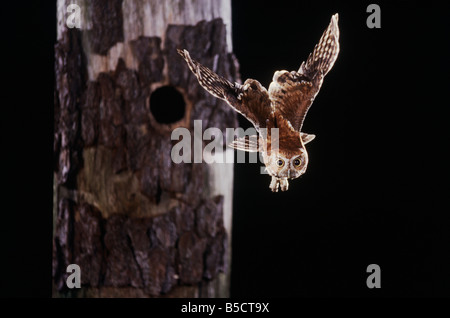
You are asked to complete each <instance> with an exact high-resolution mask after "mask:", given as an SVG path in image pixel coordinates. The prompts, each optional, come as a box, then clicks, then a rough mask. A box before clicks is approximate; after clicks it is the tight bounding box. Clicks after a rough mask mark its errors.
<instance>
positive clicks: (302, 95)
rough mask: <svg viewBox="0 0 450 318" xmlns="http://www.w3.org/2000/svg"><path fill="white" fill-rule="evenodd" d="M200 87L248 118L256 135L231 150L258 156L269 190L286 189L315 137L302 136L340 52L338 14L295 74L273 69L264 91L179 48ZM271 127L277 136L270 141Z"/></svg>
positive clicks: (303, 165)
mask: <svg viewBox="0 0 450 318" xmlns="http://www.w3.org/2000/svg"><path fill="white" fill-rule="evenodd" d="M178 53H179V54H180V55H181V56H182V57H183V58H184V60H185V61H186V63H187V65H188V66H189V68H190V70H191V71H192V72H193V73H194V74H195V76H196V77H197V79H198V82H199V83H200V85H201V86H202V87H203V88H204V89H206V90H207V91H208V92H209V93H210V94H212V95H213V96H215V97H217V98H220V99H223V100H224V101H226V102H227V103H228V105H230V106H231V107H232V108H233V109H234V110H236V111H237V112H239V113H240V114H242V115H243V116H244V117H245V118H247V119H248V120H249V121H250V122H251V123H252V124H253V125H254V126H255V129H256V131H257V133H258V136H244V137H242V138H238V139H236V140H234V141H233V142H232V143H230V145H229V146H230V147H232V148H235V149H239V150H243V151H249V152H261V153H262V157H263V160H264V164H265V166H266V170H267V172H268V173H269V175H270V176H271V177H272V180H271V182H270V186H269V187H270V189H271V190H272V191H273V192H278V189H279V188H281V191H286V190H288V188H289V181H288V180H290V179H296V178H298V177H300V176H301V175H303V174H304V173H305V172H306V168H307V167H308V152H307V151H306V147H305V145H306V144H307V143H308V142H310V141H311V140H313V139H314V138H315V135H312V134H306V133H303V132H301V129H302V125H303V121H304V119H305V116H306V113H307V112H308V109H309V107H310V106H311V104H312V103H313V101H314V98H315V97H316V95H317V93H318V92H319V90H320V87H321V86H322V82H323V79H324V77H325V75H326V74H327V73H328V72H329V71H330V70H331V68H332V67H333V65H334V62H335V61H336V58H337V56H338V54H339V28H338V14H337V13H336V14H335V15H333V16H332V17H331V22H330V24H329V25H328V27H327V29H326V30H325V32H324V33H323V34H322V37H321V38H320V40H319V43H318V44H316V46H315V47H314V50H313V52H312V53H311V54H309V57H308V59H307V60H306V62H303V63H302V64H301V66H300V68H299V69H298V71H291V72H288V71H286V70H282V71H276V72H275V74H274V75H273V79H272V82H271V83H270V85H269V90H267V89H266V88H265V87H263V86H262V85H261V84H260V83H259V82H258V81H257V80H254V79H247V80H246V81H245V82H244V84H239V83H231V82H230V81H228V80H227V79H225V78H224V77H222V76H219V75H217V74H216V73H214V72H213V71H212V70H210V69H209V68H207V67H205V66H203V65H201V64H200V63H199V62H197V61H196V60H194V59H192V58H191V57H190V55H189V52H188V51H187V50H178ZM273 128H278V130H275V131H277V132H278V138H273V136H272V131H274V130H273Z"/></svg>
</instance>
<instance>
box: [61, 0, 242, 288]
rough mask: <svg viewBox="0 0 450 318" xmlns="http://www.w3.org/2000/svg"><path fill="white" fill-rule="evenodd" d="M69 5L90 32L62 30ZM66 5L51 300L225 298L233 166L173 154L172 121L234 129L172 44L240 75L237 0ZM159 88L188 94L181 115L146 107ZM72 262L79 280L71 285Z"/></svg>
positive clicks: (230, 116)
mask: <svg viewBox="0 0 450 318" xmlns="http://www.w3.org/2000/svg"><path fill="white" fill-rule="evenodd" d="M70 3H76V4H78V5H79V7H80V9H81V11H80V12H81V28H80V29H77V28H72V29H71V28H68V27H67V26H66V19H67V17H68V15H69V13H67V6H68V5H69V4H70ZM57 14H58V32H57V36H58V39H57V44H56V46H55V58H56V65H55V72H56V88H55V140H54V148H55V178H54V180H55V182H54V193H55V194H54V220H55V222H54V242H53V282H54V296H55V297H67V296H72V297H115V296H119V297H159V296H166V297H180V296H186V297H226V296H228V295H229V278H230V260H231V257H230V255H231V253H230V247H231V244H230V241H231V208H232V183H233V165H232V164H206V163H201V164H198V163H192V164H175V163H173V162H172V160H171V156H170V153H171V148H172V146H173V144H174V143H176V142H177V141H172V140H171V132H172V131H173V129H175V128H176V127H186V128H188V129H190V130H191V131H192V129H193V121H194V120H195V119H201V120H202V121H203V122H202V124H203V129H206V128H207V127H218V128H220V129H221V130H222V131H225V128H226V127H236V125H237V121H236V114H235V113H234V112H233V111H232V110H231V109H230V108H229V107H227V106H226V104H225V103H224V102H222V101H219V100H217V99H215V98H213V97H212V96H210V95H208V94H207V93H206V92H205V91H204V90H203V89H201V88H200V87H199V85H198V84H197V82H196V79H195V78H194V76H193V75H192V74H191V73H190V71H189V70H188V69H187V67H186V65H185V63H184V61H183V60H182V59H181V58H180V57H179V56H178V55H177V53H176V48H187V49H188V50H189V51H190V52H191V54H192V55H193V56H195V57H197V58H198V59H200V61H201V62H202V63H203V64H204V65H207V66H209V67H211V68H215V70H216V71H217V72H218V73H219V74H222V75H224V76H225V77H227V78H229V79H232V80H237V78H238V76H239V75H238V70H237V62H236V59H235V57H234V56H233V54H232V53H231V4H230V0H225V1H209V0H197V1H194V0H192V1H187V0H170V1H167V0H160V1H157V0H145V1H141V0H128V1H127V0H124V1H121V0H115V1H112V0H108V1H101V0H95V1H86V0H79V1H69V0H58V2H57ZM161 86H173V87H174V88H176V89H177V90H178V91H179V92H180V93H181V94H182V96H183V99H184V102H185V105H186V106H185V111H184V117H183V118H181V119H180V120H178V121H176V122H174V123H170V124H164V123H161V122H158V121H157V120H156V118H155V116H154V115H153V114H152V112H151V110H150V109H151V108H150V107H151V105H150V98H151V96H152V93H153V92H154V91H155V90H156V89H158V88H159V87H161ZM165 107H171V105H170V104H168V105H165ZM199 137H200V136H195V138H199ZM227 151H230V150H227ZM69 264H78V265H79V266H80V268H81V283H82V288H81V289H73V290H69V289H68V288H67V286H66V278H67V276H68V275H69V274H68V273H66V268H67V266H68V265H69Z"/></svg>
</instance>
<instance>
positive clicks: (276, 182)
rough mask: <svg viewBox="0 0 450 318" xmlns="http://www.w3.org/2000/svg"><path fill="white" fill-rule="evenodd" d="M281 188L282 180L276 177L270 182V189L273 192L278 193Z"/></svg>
mask: <svg viewBox="0 0 450 318" xmlns="http://www.w3.org/2000/svg"><path fill="white" fill-rule="evenodd" d="M279 186H280V180H279V179H277V178H276V177H274V176H272V181H270V186H269V188H270V189H271V190H272V192H278V187H279Z"/></svg>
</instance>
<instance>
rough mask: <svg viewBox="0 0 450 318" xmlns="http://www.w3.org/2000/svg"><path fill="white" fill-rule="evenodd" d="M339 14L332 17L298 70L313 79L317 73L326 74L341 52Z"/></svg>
mask: <svg viewBox="0 0 450 318" xmlns="http://www.w3.org/2000/svg"><path fill="white" fill-rule="evenodd" d="M338 19H339V16H338V14H337V13H336V14H335V15H333V16H332V17H331V21H330V24H329V25H328V28H327V29H326V30H325V32H324V33H323V34H322V37H321V38H320V41H319V43H318V44H316V46H315V47H314V51H313V52H312V53H311V54H309V57H308V59H307V60H306V62H303V63H302V65H301V66H300V68H299V70H298V72H299V73H300V74H303V75H306V76H308V77H309V78H311V79H313V78H314V77H315V76H316V75H317V74H319V73H321V75H323V76H325V75H326V74H327V73H328V72H329V71H330V70H331V68H332V67H333V65H334V62H335V61H336V59H337V56H338V54H339V27H338Z"/></svg>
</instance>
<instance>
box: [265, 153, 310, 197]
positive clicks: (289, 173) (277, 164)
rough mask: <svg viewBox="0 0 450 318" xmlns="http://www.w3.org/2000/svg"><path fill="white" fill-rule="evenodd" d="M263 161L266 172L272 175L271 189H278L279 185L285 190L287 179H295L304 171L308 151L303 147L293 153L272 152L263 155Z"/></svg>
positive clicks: (306, 164) (287, 184)
mask: <svg viewBox="0 0 450 318" xmlns="http://www.w3.org/2000/svg"><path fill="white" fill-rule="evenodd" d="M264 163H265V165H266V169H267V172H268V173H269V174H270V175H271V176H272V183H271V184H270V188H271V189H272V191H274V192H276V191H278V186H279V185H281V191H286V190H287V189H288V186H289V183H288V180H289V179H296V178H298V177H300V176H301V175H302V174H304V173H305V172H306V168H307V166H308V153H307V152H306V149H305V148H300V149H298V151H296V152H294V153H292V152H290V153H283V152H282V151H279V152H273V153H271V154H269V155H265V156H264Z"/></svg>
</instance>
